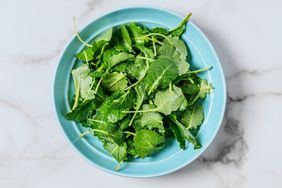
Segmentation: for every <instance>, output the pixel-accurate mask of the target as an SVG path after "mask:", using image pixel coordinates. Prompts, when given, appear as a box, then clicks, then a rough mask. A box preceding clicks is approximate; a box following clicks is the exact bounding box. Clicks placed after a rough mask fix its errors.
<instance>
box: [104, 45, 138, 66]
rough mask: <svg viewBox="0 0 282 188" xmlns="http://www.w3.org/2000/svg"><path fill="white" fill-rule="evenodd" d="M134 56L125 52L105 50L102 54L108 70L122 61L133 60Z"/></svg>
mask: <svg viewBox="0 0 282 188" xmlns="http://www.w3.org/2000/svg"><path fill="white" fill-rule="evenodd" d="M134 57H135V56H134V55H132V54H129V53H126V52H117V51H115V50H113V49H111V50H107V51H106V52H105V53H104V61H105V63H106V65H107V67H108V68H111V67H113V66H115V65H117V64H119V63H121V62H123V61H126V60H132V59H134Z"/></svg>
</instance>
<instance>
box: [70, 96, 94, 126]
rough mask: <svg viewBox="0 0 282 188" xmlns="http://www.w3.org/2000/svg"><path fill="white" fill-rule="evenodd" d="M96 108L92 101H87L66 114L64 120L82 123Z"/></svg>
mask: <svg viewBox="0 0 282 188" xmlns="http://www.w3.org/2000/svg"><path fill="white" fill-rule="evenodd" d="M96 107H97V105H96V103H95V101H94V100H87V101H85V102H83V103H81V104H78V106H77V107H76V108H75V109H73V110H72V111H70V112H68V113H67V115H66V118H67V119H68V120H73V121H77V122H82V121H84V120H86V119H87V118H88V117H90V116H91V114H92V113H93V111H94V110H95V108H96Z"/></svg>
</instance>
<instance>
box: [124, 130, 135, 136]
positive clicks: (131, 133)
mask: <svg viewBox="0 0 282 188" xmlns="http://www.w3.org/2000/svg"><path fill="white" fill-rule="evenodd" d="M124 133H125V134H129V135H133V136H136V134H135V133H133V132H130V131H124Z"/></svg>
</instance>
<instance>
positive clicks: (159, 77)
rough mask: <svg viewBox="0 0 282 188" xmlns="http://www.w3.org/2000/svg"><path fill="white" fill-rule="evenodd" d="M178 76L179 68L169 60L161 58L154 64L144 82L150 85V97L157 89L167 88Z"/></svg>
mask: <svg viewBox="0 0 282 188" xmlns="http://www.w3.org/2000/svg"><path fill="white" fill-rule="evenodd" d="M177 75H178V73H177V66H176V65H175V64H174V63H173V62H171V61H170V59H169V58H166V57H161V58H159V59H157V60H155V61H154V62H152V64H151V66H150V67H149V69H148V71H147V74H146V76H145V78H144V79H143V80H142V82H143V84H144V83H145V85H148V89H149V90H148V94H149V95H150V94H151V93H153V92H154V91H155V90H156V89H157V88H166V87H167V86H168V85H169V84H170V83H171V82H172V81H173V80H174V79H175V78H176V77H177Z"/></svg>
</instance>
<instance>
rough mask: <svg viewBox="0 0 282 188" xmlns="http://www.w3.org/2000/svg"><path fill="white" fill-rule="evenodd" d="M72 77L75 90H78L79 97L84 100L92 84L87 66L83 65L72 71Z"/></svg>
mask: <svg viewBox="0 0 282 188" xmlns="http://www.w3.org/2000/svg"><path fill="white" fill-rule="evenodd" d="M72 77H73V81H74V85H75V87H76V89H77V88H79V93H80V97H81V98H82V99H84V98H85V97H86V96H87V93H88V91H89V90H90V87H91V84H92V77H91V76H90V70H89V68H88V65H86V64H83V65H81V66H80V67H78V68H76V69H73V70H72ZM78 85H79V86H78ZM88 99H90V98H88Z"/></svg>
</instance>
